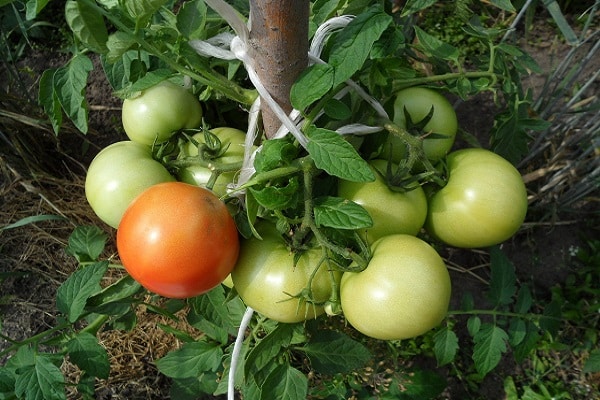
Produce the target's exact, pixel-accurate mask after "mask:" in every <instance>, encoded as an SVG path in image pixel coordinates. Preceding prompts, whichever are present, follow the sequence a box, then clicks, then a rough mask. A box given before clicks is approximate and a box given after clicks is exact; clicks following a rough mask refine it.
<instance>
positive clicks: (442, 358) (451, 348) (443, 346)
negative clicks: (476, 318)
mask: <svg viewBox="0 0 600 400" xmlns="http://www.w3.org/2000/svg"><path fill="white" fill-rule="evenodd" d="M433 343H434V345H433V352H434V354H435V358H436V360H437V363H438V366H442V365H446V364H449V363H451V362H452V361H453V360H454V357H455V356H456V352H457V351H458V347H459V346H458V337H457V336H456V333H454V331H452V329H450V328H448V327H444V328H443V329H440V330H439V331H438V332H436V334H435V335H434V336H433Z"/></svg>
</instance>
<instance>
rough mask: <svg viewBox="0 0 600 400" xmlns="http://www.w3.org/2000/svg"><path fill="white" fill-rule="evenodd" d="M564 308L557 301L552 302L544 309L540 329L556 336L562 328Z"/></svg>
mask: <svg viewBox="0 0 600 400" xmlns="http://www.w3.org/2000/svg"><path fill="white" fill-rule="evenodd" d="M561 316H562V306H561V303H560V302H559V301H557V300H552V301H551V302H550V303H548V304H547V305H546V307H544V317H543V318H541V319H540V328H542V329H543V330H545V331H548V332H549V333H550V335H552V336H556V334H557V332H558V329H559V328H560V323H561Z"/></svg>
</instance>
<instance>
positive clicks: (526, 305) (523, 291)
mask: <svg viewBox="0 0 600 400" xmlns="http://www.w3.org/2000/svg"><path fill="white" fill-rule="evenodd" d="M532 305H533V298H532V297H531V291H530V290H529V286H527V285H521V287H519V293H517V302H516V303H515V312H516V313H519V314H525V313H526V312H528V311H529V310H530V309H531V306H532Z"/></svg>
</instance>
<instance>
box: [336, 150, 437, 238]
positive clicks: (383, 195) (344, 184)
mask: <svg viewBox="0 0 600 400" xmlns="http://www.w3.org/2000/svg"><path fill="white" fill-rule="evenodd" d="M370 164H371V168H373V169H374V170H375V169H376V170H379V171H380V172H383V173H385V171H386V168H387V161H385V160H372V161H371V162H370ZM338 196H340V197H342V198H345V199H348V200H350V201H353V202H355V203H357V204H360V205H361V206H363V207H364V208H365V209H366V210H367V211H368V212H369V214H370V215H371V218H372V219H373V226H372V227H371V228H368V229H366V230H364V231H363V232H361V234H364V236H365V238H366V239H367V241H368V242H369V243H373V242H375V241H376V240H377V239H379V238H382V237H384V236H387V235H392V234H397V233H405V234H409V235H413V236H414V235H416V234H417V233H418V232H419V231H420V230H421V228H422V227H423V224H424V223H425V218H426V217H427V199H426V197H425V193H424V192H423V189H422V188H421V187H420V186H417V187H416V188H415V189H413V190H410V191H408V192H396V191H393V190H391V189H390V188H389V187H388V186H387V184H386V182H385V180H384V179H383V177H381V176H380V175H379V174H378V173H375V181H373V182H350V181H345V180H342V181H340V183H339V186H338Z"/></svg>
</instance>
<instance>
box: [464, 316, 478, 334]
mask: <svg viewBox="0 0 600 400" xmlns="http://www.w3.org/2000/svg"><path fill="white" fill-rule="evenodd" d="M480 329H481V318H479V317H478V316H477V315H472V316H471V317H469V319H468V320H467V330H468V331H469V335H471V336H475V335H477V332H479V330H480Z"/></svg>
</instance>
